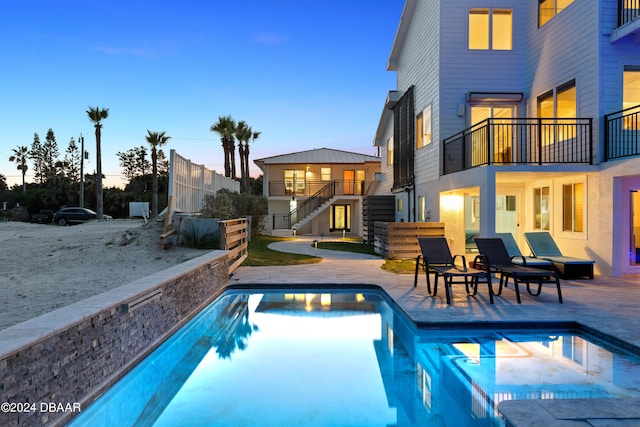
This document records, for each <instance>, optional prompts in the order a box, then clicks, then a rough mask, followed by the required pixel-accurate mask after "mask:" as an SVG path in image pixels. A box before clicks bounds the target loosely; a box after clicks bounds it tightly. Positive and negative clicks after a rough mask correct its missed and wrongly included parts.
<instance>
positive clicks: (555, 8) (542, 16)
mask: <svg viewBox="0 0 640 427" xmlns="http://www.w3.org/2000/svg"><path fill="white" fill-rule="evenodd" d="M571 3H573V0H538V27H542V26H543V25H544V24H546V23H547V22H549V20H550V19H551V18H553V17H554V16H556V15H557V14H559V13H560V12H562V11H563V10H565V8H566V7H567V6H569V5H570V4H571Z"/></svg>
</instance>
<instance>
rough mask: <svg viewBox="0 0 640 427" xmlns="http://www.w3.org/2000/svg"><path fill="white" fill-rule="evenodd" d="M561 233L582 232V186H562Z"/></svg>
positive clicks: (576, 184) (578, 184)
mask: <svg viewBox="0 0 640 427" xmlns="http://www.w3.org/2000/svg"><path fill="white" fill-rule="evenodd" d="M562 231H571V232H575V233H581V232H583V231H584V184H583V183H581V182H580V183H575V184H567V185H563V186H562Z"/></svg>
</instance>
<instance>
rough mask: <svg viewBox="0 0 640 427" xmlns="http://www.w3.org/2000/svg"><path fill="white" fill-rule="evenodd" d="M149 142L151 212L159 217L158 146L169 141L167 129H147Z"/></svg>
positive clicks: (155, 216)
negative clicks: (166, 133) (160, 130)
mask: <svg viewBox="0 0 640 427" xmlns="http://www.w3.org/2000/svg"><path fill="white" fill-rule="evenodd" d="M147 134H148V135H147V136H146V138H147V142H148V143H149V144H150V145H151V173H152V178H151V179H152V181H151V182H152V184H151V186H152V188H153V194H152V196H151V212H153V217H154V218H157V217H158V151H157V148H158V147H162V146H163V145H164V144H166V143H167V142H169V140H170V139H171V137H170V136H166V135H165V131H162V132H151V131H150V130H149V129H147Z"/></svg>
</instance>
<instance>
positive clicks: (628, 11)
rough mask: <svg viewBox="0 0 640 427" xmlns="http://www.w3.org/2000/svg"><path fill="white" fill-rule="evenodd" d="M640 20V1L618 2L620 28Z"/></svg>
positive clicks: (622, 0) (624, 0) (625, 0)
mask: <svg viewBox="0 0 640 427" xmlns="http://www.w3.org/2000/svg"><path fill="white" fill-rule="evenodd" d="M638 18H640V0H618V27H622V26H623V25H624V24H627V23H629V22H631V21H635V20H636V19H638Z"/></svg>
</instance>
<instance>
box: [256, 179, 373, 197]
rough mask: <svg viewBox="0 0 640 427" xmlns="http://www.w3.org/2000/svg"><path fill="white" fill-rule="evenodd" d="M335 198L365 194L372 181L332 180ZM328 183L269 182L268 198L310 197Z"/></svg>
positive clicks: (303, 181) (304, 181)
mask: <svg viewBox="0 0 640 427" xmlns="http://www.w3.org/2000/svg"><path fill="white" fill-rule="evenodd" d="M330 182H332V183H334V185H335V192H336V195H337V196H344V195H350V196H362V195H365V194H367V192H368V191H369V188H370V187H371V184H372V183H373V181H357V180H354V181H345V180H332V181H330ZM328 183H329V181H306V180H302V181H269V196H295V197H312V196H313V195H314V194H316V193H317V192H318V191H320V190H321V189H322V188H323V187H324V186H326V185H327V184H328Z"/></svg>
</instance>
